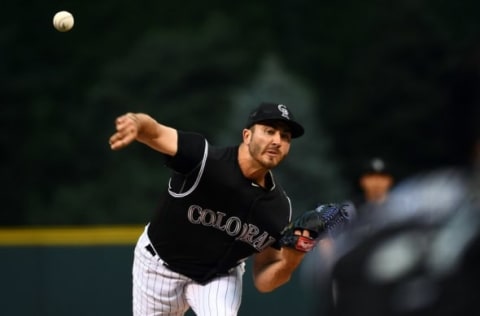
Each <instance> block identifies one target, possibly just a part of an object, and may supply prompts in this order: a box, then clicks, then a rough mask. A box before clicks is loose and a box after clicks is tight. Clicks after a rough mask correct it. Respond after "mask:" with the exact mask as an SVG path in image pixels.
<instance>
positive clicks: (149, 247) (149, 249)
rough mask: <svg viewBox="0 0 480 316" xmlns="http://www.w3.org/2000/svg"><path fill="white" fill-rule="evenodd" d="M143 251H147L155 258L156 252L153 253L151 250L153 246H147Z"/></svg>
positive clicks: (153, 250)
mask: <svg viewBox="0 0 480 316" xmlns="http://www.w3.org/2000/svg"><path fill="white" fill-rule="evenodd" d="M145 249H147V251H148V252H149V253H150V254H151V255H152V256H153V257H155V256H156V255H157V252H156V251H155V249H153V246H152V244H148V245H147V246H146V247H145Z"/></svg>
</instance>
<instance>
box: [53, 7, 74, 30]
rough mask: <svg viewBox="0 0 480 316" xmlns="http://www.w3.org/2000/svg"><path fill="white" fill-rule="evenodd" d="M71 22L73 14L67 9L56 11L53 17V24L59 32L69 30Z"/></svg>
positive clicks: (71, 25) (72, 21)
mask: <svg viewBox="0 0 480 316" xmlns="http://www.w3.org/2000/svg"><path fill="white" fill-rule="evenodd" d="M73 23H74V20H73V15H72V14H71V13H70V12H68V11H60V12H57V13H56V14H55V16H54V17H53V26H54V27H55V28H56V29H57V31H60V32H67V31H70V30H71V29H72V27H73Z"/></svg>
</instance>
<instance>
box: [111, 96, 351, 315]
mask: <svg viewBox="0 0 480 316" xmlns="http://www.w3.org/2000/svg"><path fill="white" fill-rule="evenodd" d="M115 127H116V132H115V133H114V134H113V135H112V136H111V138H110V141H109V142H110V146H111V149H113V150H118V149H121V148H124V147H126V146H127V145H129V144H131V143H132V142H134V141H138V142H140V143H143V144H145V145H147V146H149V147H151V148H152V149H154V150H156V151H158V152H160V153H161V154H162V155H163V157H164V159H165V160H164V163H165V165H166V166H167V167H169V168H170V169H172V174H171V177H170V179H169V181H168V186H167V187H166V188H165V189H164V190H163V194H162V196H161V201H160V204H159V207H158V209H157V211H156V213H155V214H154V216H153V218H152V219H151V221H150V222H149V223H148V224H147V225H146V227H145V230H144V232H143V234H142V235H141V236H140V237H139V239H138V242H137V244H136V247H135V252H134V263H133V314H134V315H135V316H140V315H184V314H185V313H186V311H187V310H189V309H192V310H193V311H194V312H195V313H196V314H197V315H209V316H210V315H236V314H237V313H238V310H239V307H240V303H241V298H242V279H243V274H244V271H245V269H244V266H245V260H246V259H247V258H248V257H250V256H253V279H254V285H255V287H256V288H257V289H258V290H259V291H260V292H270V291H273V290H275V289H276V288H278V287H280V286H282V285H283V284H285V283H287V282H288V281H289V280H290V277H291V275H292V273H293V272H294V271H295V269H297V267H298V265H299V264H300V263H301V261H302V260H303V258H304V256H305V253H306V252H309V251H310V250H311V249H312V248H313V247H314V246H315V245H316V243H317V241H318V240H319V239H320V237H321V236H323V233H324V232H325V231H330V230H332V231H333V230H334V229H336V227H337V224H341V222H342V221H343V220H344V219H345V218H346V217H345V216H344V213H343V211H342V210H341V208H340V207H339V208H337V207H336V206H334V205H322V206H320V207H319V208H317V209H315V210H312V211H309V212H306V213H304V214H302V215H301V216H300V217H299V218H297V219H296V220H294V221H292V218H291V217H292V206H291V202H290V199H289V197H288V196H287V194H286V193H285V192H284V190H283V188H282V187H281V185H280V183H278V182H277V180H276V179H275V177H274V175H273V172H272V169H274V168H275V167H277V166H278V165H279V164H280V163H281V162H282V161H283V160H284V159H285V158H286V157H287V155H288V153H289V150H290V146H291V142H292V139H295V138H298V137H300V136H302V135H303V134H304V128H303V126H302V125H300V123H298V122H297V121H295V119H294V117H293V115H292V113H291V112H290V110H289V109H288V108H287V107H286V106H285V105H283V104H276V103H262V104H260V105H259V106H258V107H257V108H256V109H254V110H253V111H252V112H251V113H250V114H249V116H248V118H247V123H246V125H245V128H244V129H243V130H242V141H241V143H240V144H238V145H234V146H228V147H217V146H212V145H211V144H210V143H209V142H208V141H207V140H206V139H205V137H204V136H202V135H200V134H197V133H191V132H186V131H181V130H177V129H175V128H172V127H169V126H166V125H163V124H160V123H158V122H157V121H156V120H155V119H153V118H152V117H151V116H149V115H148V114H145V113H136V114H134V113H127V114H124V115H121V116H120V117H118V118H117V119H116V121H115Z"/></svg>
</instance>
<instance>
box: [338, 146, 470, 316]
mask: <svg viewBox="0 0 480 316" xmlns="http://www.w3.org/2000/svg"><path fill="white" fill-rule="evenodd" d="M478 144H479V143H478V142H477V143H476V146H478ZM476 148H479V147H476ZM473 157H474V159H473V160H472V161H471V162H472V164H470V165H468V166H458V167H446V168H440V169H435V170H431V171H426V172H422V173H420V174H417V175H414V176H411V177H409V178H407V179H406V180H404V181H401V182H400V183H398V184H397V185H396V186H395V188H393V189H392V190H391V191H390V193H389V198H388V203H386V204H384V205H383V206H382V207H381V209H380V210H379V212H377V213H376V215H375V217H373V218H370V219H371V220H372V226H371V228H372V229H371V230H370V232H369V233H368V234H365V235H363V236H361V237H360V238H359V236H358V234H356V230H355V228H353V229H352V230H349V231H347V232H346V233H345V234H344V237H345V238H344V239H343V243H341V242H338V243H336V245H335V246H336V251H337V253H338V257H337V258H335V262H334V264H333V268H332V296H333V311H332V314H331V315H334V316H357V315H358V316H364V315H369V316H377V315H378V316H380V315H381V316H416V315H435V316H457V315H467V314H468V315H470V314H471V315H479V314H480V306H479V305H478V302H477V300H478V295H479V293H480V283H478V280H479V279H480V278H479V277H480V268H479V267H480V204H479V197H480V196H479V194H480V191H479V186H478V182H479V179H480V174H479V172H478V166H479V164H478V162H479V156H478V155H477V156H473ZM354 226H355V225H354Z"/></svg>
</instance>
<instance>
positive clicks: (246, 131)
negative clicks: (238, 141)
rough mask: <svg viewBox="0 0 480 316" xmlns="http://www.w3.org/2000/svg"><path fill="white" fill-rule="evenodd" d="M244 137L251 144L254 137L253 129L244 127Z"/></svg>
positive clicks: (246, 142)
mask: <svg viewBox="0 0 480 316" xmlns="http://www.w3.org/2000/svg"><path fill="white" fill-rule="evenodd" d="M242 139H243V142H244V143H245V144H249V143H250V140H251V139H252V130H251V129H249V128H244V129H243V131H242Z"/></svg>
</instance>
